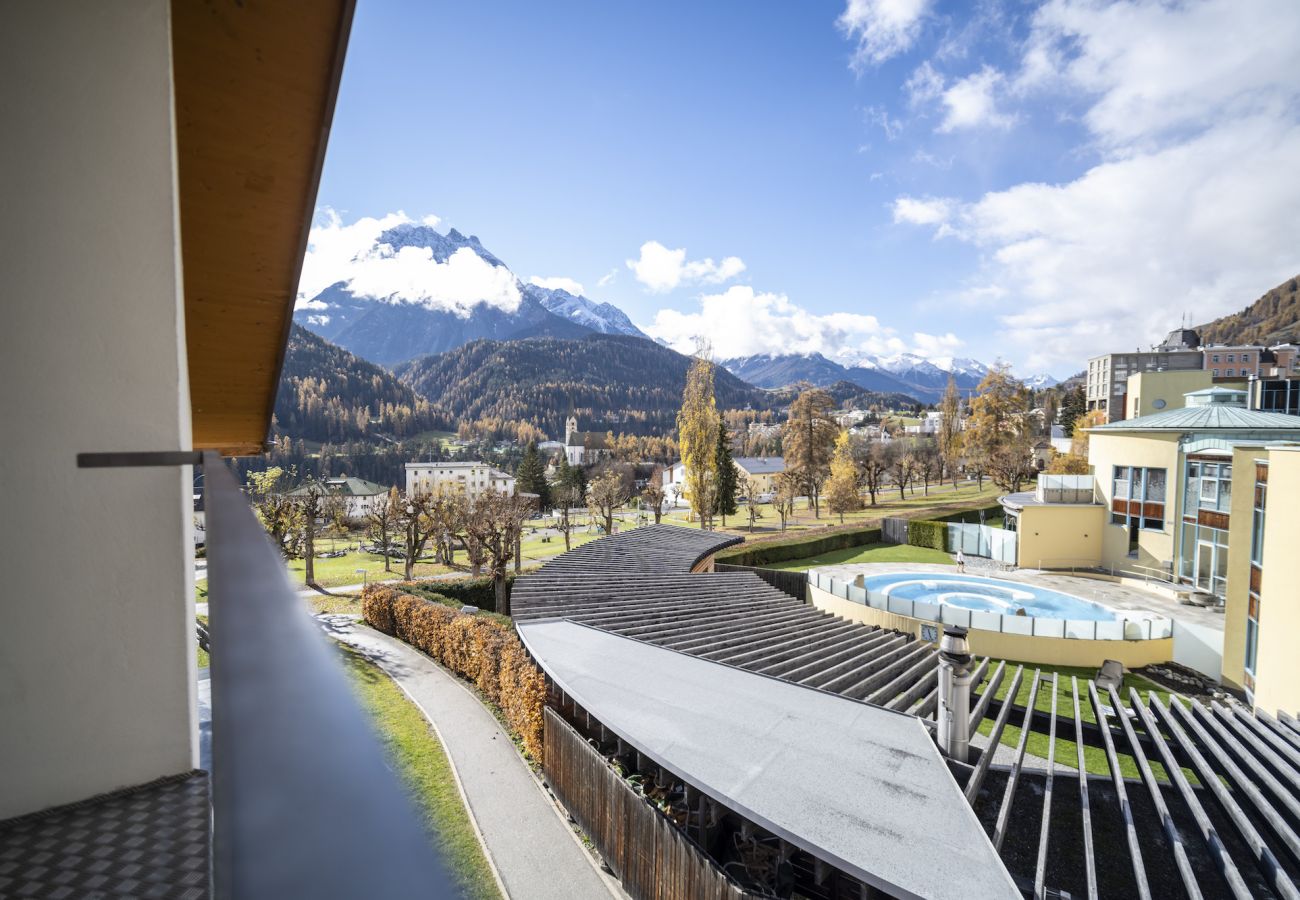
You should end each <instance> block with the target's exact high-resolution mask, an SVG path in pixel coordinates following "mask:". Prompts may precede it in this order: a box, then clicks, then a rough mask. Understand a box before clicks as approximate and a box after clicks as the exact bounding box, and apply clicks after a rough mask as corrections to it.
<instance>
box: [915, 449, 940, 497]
mask: <svg viewBox="0 0 1300 900" xmlns="http://www.w3.org/2000/svg"><path fill="white" fill-rule="evenodd" d="M910 453H911V455H912V472H913V474H914V475H915V476H916V477H917V478H919V479H921V483H922V485H924V490H925V496H927V497H928V496H930V482H932V481H936V480H938V479H939V478H940V477H941V476H942V474H943V457H942V455H941V454H940V453H939V445H938V442H936V441H934V440H928V439H924V438H922V439H920V440H917V441H915V442H914V443H913V444H912V448H911V450H910Z"/></svg>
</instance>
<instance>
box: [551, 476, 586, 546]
mask: <svg viewBox="0 0 1300 900" xmlns="http://www.w3.org/2000/svg"><path fill="white" fill-rule="evenodd" d="M552 493H553V495H554V497H555V502H556V503H558V504H559V510H560V519H559V521H558V522H556V523H555V528H556V530H558V531H559V532H560V534H562V535H564V550H565V552H566V553H567V552H568V551H569V550H571V549H573V546H572V539H573V528H574V521H573V516H572V515H571V514H570V511H571V509H572V508H573V506H574V504H576V503H578V502H579V500H580V499H581V496H580V495H579V494H578V489H577V488H575V487H574V486H573V485H572V484H571V483H565V482H559V481H557V482H556V483H555V486H554V487H553V488H552Z"/></svg>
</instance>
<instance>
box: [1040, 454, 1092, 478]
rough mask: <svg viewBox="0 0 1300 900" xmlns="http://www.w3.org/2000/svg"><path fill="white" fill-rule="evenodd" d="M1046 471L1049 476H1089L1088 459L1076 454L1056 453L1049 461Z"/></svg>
mask: <svg viewBox="0 0 1300 900" xmlns="http://www.w3.org/2000/svg"><path fill="white" fill-rule="evenodd" d="M1044 471H1045V472H1046V473H1047V474H1048V475H1087V474H1088V472H1089V468H1088V458H1087V457H1086V456H1076V455H1075V454H1074V453H1056V454H1053V455H1052V458H1051V459H1050V460H1048V462H1047V468H1046V469H1045V470H1044Z"/></svg>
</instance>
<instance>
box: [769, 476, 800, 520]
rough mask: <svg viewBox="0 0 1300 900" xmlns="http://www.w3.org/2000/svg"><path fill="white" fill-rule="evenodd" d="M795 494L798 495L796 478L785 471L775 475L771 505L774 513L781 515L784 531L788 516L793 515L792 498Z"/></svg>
mask: <svg viewBox="0 0 1300 900" xmlns="http://www.w3.org/2000/svg"><path fill="white" fill-rule="evenodd" d="M797 496H799V481H798V479H797V478H795V477H794V476H793V475H790V474H789V473H786V472H782V473H781V474H780V475H778V476H776V496H774V497H773V498H772V505H773V506H775V507H776V514H777V515H778V516H780V517H781V530H782V531H785V526H786V523H787V522H788V521H789V519H790V516H792V515H794V498H795V497H797Z"/></svg>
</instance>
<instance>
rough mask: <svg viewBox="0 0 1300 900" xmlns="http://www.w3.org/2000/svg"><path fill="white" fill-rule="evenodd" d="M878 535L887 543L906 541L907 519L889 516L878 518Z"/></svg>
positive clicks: (902, 542) (904, 542) (903, 542)
mask: <svg viewBox="0 0 1300 900" xmlns="http://www.w3.org/2000/svg"><path fill="white" fill-rule="evenodd" d="M880 536H881V537H882V538H883V539H884V541H885V543H887V544H906V543H907V519H903V518H900V517H898V516H890V517H888V518H885V519H881V520H880Z"/></svg>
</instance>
